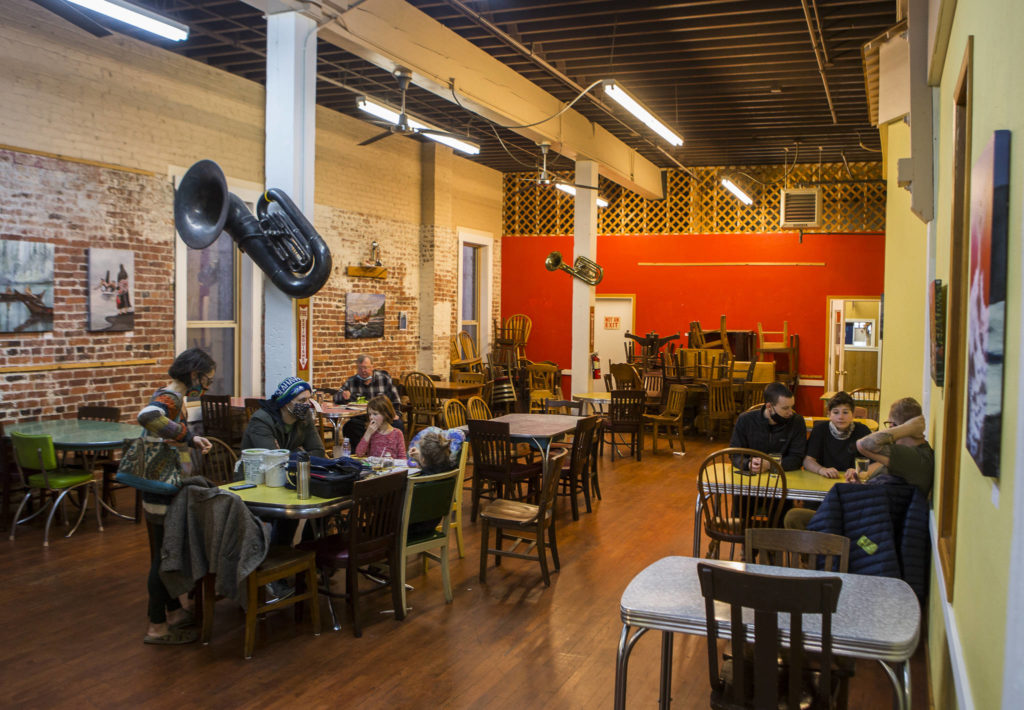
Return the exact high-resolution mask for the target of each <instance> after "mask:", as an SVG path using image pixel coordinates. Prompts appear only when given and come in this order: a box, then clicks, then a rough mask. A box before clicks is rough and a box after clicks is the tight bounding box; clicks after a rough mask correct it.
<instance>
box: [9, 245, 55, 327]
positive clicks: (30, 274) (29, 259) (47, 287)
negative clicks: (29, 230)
mask: <svg viewBox="0 0 1024 710" xmlns="http://www.w3.org/2000/svg"><path fill="white" fill-rule="evenodd" d="M45 330H53V245H52V244H44V243H42V242H21V241H12V240H6V239H0V333H30V332H39V331H45Z"/></svg>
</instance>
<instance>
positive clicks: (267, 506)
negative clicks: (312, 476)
mask: <svg viewBox="0 0 1024 710" xmlns="http://www.w3.org/2000/svg"><path fill="white" fill-rule="evenodd" d="M241 485H243V484H242V483H225V484H223V485H221V486H220V488H222V489H224V490H228V491H231V492H232V493H234V494H235V495H237V496H238V497H239V498H241V499H242V502H243V503H245V505H246V507H248V508H249V510H251V511H252V512H253V513H255V514H256V515H257V516H259V517H261V518H273V519H287V520H309V519H312V518H323V517H326V516H328V515H332V514H334V513H338V512H340V511H342V510H345V509H346V508H349V507H351V506H352V496H351V495H344V496H337V497H333V498H318V497H317V496H310V497H309V498H306V499H303V500H300V499H299V493H298V491H296V490H295V489H293V488H286V487H284V486H268V485H266V484H263V483H261V484H259V485H257V486H256V487H255V488H241V489H240V490H233V489H234V488H238V487H239V486H241Z"/></svg>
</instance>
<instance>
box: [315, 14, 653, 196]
mask: <svg viewBox="0 0 1024 710" xmlns="http://www.w3.org/2000/svg"><path fill="white" fill-rule="evenodd" d="M329 5H338V6H341V7H343V6H345V5H346V3H341V2H334V3H329V4H326V3H325V7H324V10H325V14H327V15H328V16H330V15H331V14H333V13H332V11H331V9H330V7H329ZM347 5H350V6H351V9H349V10H347V11H345V12H343V13H341V14H340V15H339V16H338V18H337V19H336V20H334V21H331V22H329V23H327V24H326V25H324V26H323V27H322V28H321V30H320V33H319V37H320V38H321V39H323V40H325V41H327V42H330V43H331V44H334V45H337V46H338V47H341V48H342V49H344V50H346V51H348V52H351V53H352V54H355V55H356V56H359V57H361V58H362V59H364V60H366V61H369V62H370V63H372V64H375V65H376V66H378V67H381V68H382V69H385V70H387V71H393V70H394V69H396V68H397V67H405V68H407V69H409V70H411V71H412V74H413V79H412V81H413V83H414V84H416V85H417V86H419V87H421V88H423V89H426V90H427V91H430V92H431V93H434V94H436V95H437V96H440V97H443V98H445V99H447V100H452V93H451V83H452V82H453V81H454V85H455V89H456V91H457V92H458V97H459V102H460V103H461V104H462V105H463V106H464V107H465V108H467V109H469V110H470V111H472V112H474V113H477V114H479V115H481V116H483V117H485V118H487V119H489V120H491V121H494V122H495V123H498V124H499V125H505V126H513V125H514V126H524V125H526V124H532V123H536V122H537V121H541V120H542V119H544V118H546V117H548V116H551V115H553V114H555V113H557V112H558V111H559V110H561V109H562V107H563V102H562V101H561V100H559V99H558V98H556V97H554V96H552V95H551V94H549V93H547V92H546V91H544V90H543V89H541V88H540V87H538V86H537V85H536V84H534V83H533V82H531V81H529V80H528V79H526V78H524V77H523V76H521V75H520V74H518V73H517V72H515V71H514V70H512V69H510V68H509V67H507V66H505V65H504V64H503V63H501V62H500V61H498V60H497V59H494V58H493V57H491V56H490V55H489V54H487V53H486V52H485V51H483V50H482V49H479V48H478V47H476V46H475V45H473V44H472V43H471V42H469V41H468V40H465V39H463V38H462V37H460V36H459V35H458V34H456V33H455V32H453V31H451V30H449V29H448V28H447V27H445V26H444V25H442V24H441V23H439V22H437V21H435V20H433V19H432V18H431V17H430V16H428V15H426V14H424V13H422V12H420V11H419V10H418V9H416V8H415V7H413V6H412V5H409V4H408V3H405V2H403V1H402V0H366V2H362V3H347ZM627 88H628V87H627ZM637 127H638V128H639V127H640V126H639V124H637ZM513 130H514V131H515V132H516V133H519V134H520V135H522V136H524V137H526V138H528V139H529V140H531V141H533V142H535V143H541V142H546V143H550V144H551V146H552V149H553V150H555V151H557V152H559V153H561V154H562V155H564V156H566V157H568V158H569V159H571V160H581V159H582V160H593V161H595V162H597V163H598V165H599V171H600V173H601V175H603V176H604V177H606V178H608V179H610V180H613V181H614V182H617V183H619V184H621V185H623V186H624V187H626V188H628V189H630V190H632V191H634V192H637V193H639V194H641V195H643V196H645V197H648V198H653V199H661V198H662V197H663V196H664V193H663V187H662V180H661V170H660V169H659V168H658V166H656V165H655V164H654V163H652V162H651V161H649V160H648V159H647V158H645V157H643V156H642V155H640V154H639V153H638V152H636V151H635V150H633V149H632V148H630V147H629V146H627V145H626V144H625V143H623V142H622V141H621V140H619V139H618V138H616V137H615V136H614V135H612V134H611V133H610V132H609V131H607V130H606V129H604V128H603V127H601V126H600V125H598V124H596V123H593V122H592V121H590V120H588V119H587V118H586V117H584V116H583V115H582V114H580V113H578V112H577V111H575V110H573V109H569V110H568V111H566V112H565V113H563V114H562V115H561V116H559V117H558V118H557V119H554V120H550V121H546V122H544V123H541V124H540V125H537V126H531V127H528V128H515V129H513Z"/></svg>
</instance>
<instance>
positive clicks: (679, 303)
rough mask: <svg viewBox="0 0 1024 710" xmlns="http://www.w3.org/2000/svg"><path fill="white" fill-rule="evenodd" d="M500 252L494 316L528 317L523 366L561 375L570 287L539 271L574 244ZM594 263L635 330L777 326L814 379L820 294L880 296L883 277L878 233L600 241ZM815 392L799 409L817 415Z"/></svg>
mask: <svg viewBox="0 0 1024 710" xmlns="http://www.w3.org/2000/svg"><path fill="white" fill-rule="evenodd" d="M501 247H502V285H501V310H502V316H503V317H508V316H509V315H511V314H512V313H525V314H527V315H528V316H530V318H532V319H533V330H532V332H531V334H530V341H529V344H528V346H527V355H528V356H529V357H530V359H531V360H553V361H555V362H557V363H558V364H559V365H561V366H562V367H564V368H568V366H569V359H570V355H571V349H572V342H571V339H572V338H571V334H570V330H569V327H568V322H569V317H570V305H571V300H572V286H571V279H570V278H569V276H568V275H567V274H564V273H551V272H548V271H547V270H546V269H545V268H544V258H545V257H546V256H547V255H548V254H549V253H550V252H552V251H556V250H557V251H560V252H562V255H563V256H564V257H565V258H566V261H570V262H571V261H572V259H571V254H572V237H571V236H562V237H505V238H503V239H502V240H501ZM597 262H598V263H599V264H601V266H603V267H604V280H603V281H602V282H601V283H600V284H599V285H598V287H597V293H598V295H600V294H635V296H636V323H635V324H634V332H636V333H639V334H644V333H647V332H648V331H652V330H653V331H655V332H657V333H659V334H660V335H662V336H665V335H668V334H670V333H675V332H677V331H679V332H680V334H681V335H682V338H681V339H680V340H681V342H685V340H686V331H687V330H688V328H689V323H690V321H691V320H699V321H700V322H701V325H702V326H703V327H704V328H705V329H706V330H707V329H717V328H718V319H719V317H720V316H721V315H722V314H725V315H726V316H727V317H728V321H727V324H728V327H729V329H730V330H756V329H757V323H758V321H761V323H762V324H763V325H764V327H765V328H766V329H769V330H779V329H781V327H782V321H783V320H786V321H788V322H789V331H790V332H791V333H798V334H799V335H800V372H801V374H802V375H804V376H805V377H806V376H818V377H820V376H822V375H823V374H824V369H825V340H826V335H825V324H826V309H827V306H828V302H827V297H828V296H853V295H856V296H878V295H880V294H881V293H882V284H883V274H884V270H885V235H884V234H805V235H804V237H803V243H801V242H800V237H799V236H798V235H797V234H686V235H674V236H663V235H657V236H641V237H637V236H618V235H600V236H598V238H597ZM639 262H655V263H664V262H671V263H680V262H686V263H693V262H697V263H700V264H704V263H706V262H786V263H790V264H792V263H796V262H799V263H815V264H817V263H824V266H706V265H701V266H639ZM820 395H821V388H820V387H801V388H800V390H799V391H798V392H797V407H798V409H799V411H801V412H803V413H806V414H817V413H818V412H819V411H820V407H821V405H820V403H819V402H818V397H819V396H820Z"/></svg>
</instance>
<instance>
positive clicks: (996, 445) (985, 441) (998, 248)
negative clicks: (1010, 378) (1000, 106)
mask: <svg viewBox="0 0 1024 710" xmlns="http://www.w3.org/2000/svg"><path fill="white" fill-rule="evenodd" d="M1009 203H1010V132H1009V131H995V133H994V134H993V135H992V139H991V140H990V141H989V142H988V144H987V145H986V146H985V148H984V149H983V150H982V151H981V153H980V155H979V156H978V159H977V160H976V161H975V162H974V166H973V167H972V168H971V257H970V267H969V268H970V293H969V295H968V301H967V309H968V317H967V437H966V439H967V441H966V443H967V451H968V452H969V453H970V454H971V458H973V459H974V461H975V463H977V464H978V468H980V469H981V472H982V473H983V474H984V475H986V476H993V477H995V476H998V475H999V465H1000V456H1001V445H1002V431H1003V418H1002V409H1003V354H1004V352H1005V350H1006V329H1005V325H1004V319H1005V315H1006V249H1007V243H1006V241H1007V219H1008V216H1009Z"/></svg>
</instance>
